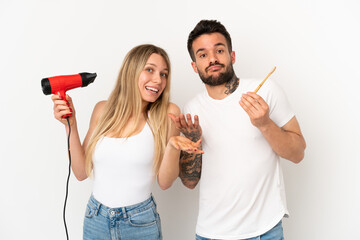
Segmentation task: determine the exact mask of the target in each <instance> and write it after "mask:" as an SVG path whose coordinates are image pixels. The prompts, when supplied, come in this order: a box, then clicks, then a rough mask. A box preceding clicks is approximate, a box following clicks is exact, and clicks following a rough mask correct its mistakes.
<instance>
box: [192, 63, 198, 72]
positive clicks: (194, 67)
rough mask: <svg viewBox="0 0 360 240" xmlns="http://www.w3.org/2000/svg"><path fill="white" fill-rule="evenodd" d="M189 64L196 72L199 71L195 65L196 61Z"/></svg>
mask: <svg viewBox="0 0 360 240" xmlns="http://www.w3.org/2000/svg"><path fill="white" fill-rule="evenodd" d="M191 66H192V68H193V69H194V71H195V72H196V73H199V72H198V69H197V66H196V62H191Z"/></svg>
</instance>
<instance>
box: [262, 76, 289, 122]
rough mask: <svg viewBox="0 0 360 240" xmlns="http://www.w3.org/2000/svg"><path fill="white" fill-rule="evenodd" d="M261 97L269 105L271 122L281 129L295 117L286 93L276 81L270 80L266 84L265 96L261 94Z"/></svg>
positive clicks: (264, 87) (264, 88)
mask: <svg viewBox="0 0 360 240" xmlns="http://www.w3.org/2000/svg"><path fill="white" fill-rule="evenodd" d="M259 94H260V93H259ZM260 96H261V97H262V98H264V100H265V101H266V103H267V104H268V105H269V116H270V118H271V120H273V121H274V122H275V123H276V125H278V126H279V127H283V126H284V125H285V124H286V123H288V122H289V121H290V120H291V119H292V118H293V117H294V116H295V114H294V112H293V110H292V108H291V106H290V104H289V101H288V99H287V97H286V94H285V92H284V91H283V89H282V88H281V87H280V86H279V85H278V84H277V83H276V82H275V81H274V80H268V81H267V82H266V84H264V86H263V94H260Z"/></svg>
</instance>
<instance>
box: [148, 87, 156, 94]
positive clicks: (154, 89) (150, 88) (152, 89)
mask: <svg viewBox="0 0 360 240" xmlns="http://www.w3.org/2000/svg"><path fill="white" fill-rule="evenodd" d="M145 89H146V90H150V91H153V92H156V93H157V92H159V90H158V89H156V88H152V87H145Z"/></svg>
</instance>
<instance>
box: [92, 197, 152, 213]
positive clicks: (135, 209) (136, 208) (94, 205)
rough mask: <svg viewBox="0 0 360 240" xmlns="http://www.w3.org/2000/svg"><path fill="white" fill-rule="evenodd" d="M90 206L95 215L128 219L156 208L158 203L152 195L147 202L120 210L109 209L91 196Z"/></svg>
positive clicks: (120, 208)
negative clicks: (129, 216) (130, 216)
mask: <svg viewBox="0 0 360 240" xmlns="http://www.w3.org/2000/svg"><path fill="white" fill-rule="evenodd" d="M88 204H89V205H91V207H92V208H93V209H94V210H95V215H97V214H98V213H100V214H102V215H103V216H119V215H120V216H123V217H124V218H127V216H128V215H133V214H136V213H138V212H141V211H144V210H146V209H148V208H151V207H154V208H156V203H155V201H154V198H153V196H152V194H151V195H150V197H149V198H148V199H146V200H145V201H142V202H140V203H137V204H134V205H130V206H125V207H119V208H110V207H107V206H105V205H104V204H102V203H101V202H99V201H98V200H96V199H95V197H94V196H93V195H91V196H90V199H89V202H88Z"/></svg>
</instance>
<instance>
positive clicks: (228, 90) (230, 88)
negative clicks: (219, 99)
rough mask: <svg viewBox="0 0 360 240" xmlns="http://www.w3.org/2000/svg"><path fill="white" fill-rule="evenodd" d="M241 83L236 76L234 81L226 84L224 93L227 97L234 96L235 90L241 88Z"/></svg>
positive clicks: (233, 78)
mask: <svg viewBox="0 0 360 240" xmlns="http://www.w3.org/2000/svg"><path fill="white" fill-rule="evenodd" d="M239 82H240V79H239V78H238V77H236V75H235V74H234V76H233V77H232V79H231V80H230V81H229V82H228V83H226V84H225V87H226V90H225V92H224V93H225V94H226V95H229V94H232V93H233V92H235V90H236V89H237V88H238V86H239Z"/></svg>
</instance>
